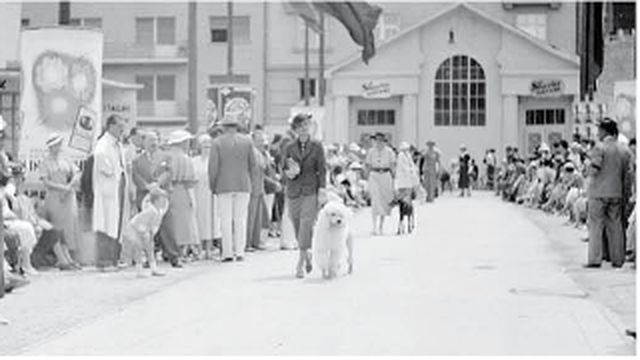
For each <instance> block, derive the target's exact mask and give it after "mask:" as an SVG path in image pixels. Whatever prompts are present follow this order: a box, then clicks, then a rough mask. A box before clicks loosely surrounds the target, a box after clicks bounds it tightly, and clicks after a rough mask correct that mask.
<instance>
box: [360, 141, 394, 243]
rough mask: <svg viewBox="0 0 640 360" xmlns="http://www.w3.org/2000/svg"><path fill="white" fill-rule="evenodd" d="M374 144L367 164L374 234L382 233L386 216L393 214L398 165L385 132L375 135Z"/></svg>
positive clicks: (368, 154)
mask: <svg viewBox="0 0 640 360" xmlns="http://www.w3.org/2000/svg"><path fill="white" fill-rule="evenodd" d="M372 138H373V140H374V146H373V147H372V148H371V149H369V151H368V152H367V158H366V164H367V170H368V172H369V179H368V182H367V185H368V190H369V196H370V197H371V215H372V218H373V230H372V234H373V235H381V234H382V232H383V229H384V220H385V217H387V216H389V215H391V202H392V201H393V197H394V191H393V177H394V170H395V167H396V165H395V164H396V155H395V153H394V152H393V150H391V148H390V147H389V146H387V144H386V137H385V135H384V134H383V133H377V134H375V135H374V136H373V137H372Z"/></svg>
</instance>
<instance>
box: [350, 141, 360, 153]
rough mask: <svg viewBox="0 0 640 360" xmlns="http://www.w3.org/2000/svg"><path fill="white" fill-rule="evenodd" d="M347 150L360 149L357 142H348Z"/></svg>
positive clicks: (354, 150) (355, 150)
mask: <svg viewBox="0 0 640 360" xmlns="http://www.w3.org/2000/svg"><path fill="white" fill-rule="evenodd" d="M349 150H351V151H353V152H357V151H360V146H358V144H356V143H351V144H349Z"/></svg>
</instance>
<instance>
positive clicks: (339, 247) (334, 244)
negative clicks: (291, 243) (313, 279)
mask: <svg viewBox="0 0 640 360" xmlns="http://www.w3.org/2000/svg"><path fill="white" fill-rule="evenodd" d="M351 217H352V214H351V210H349V208H347V207H346V206H345V205H344V203H343V202H342V201H341V200H340V199H336V198H335V197H329V199H328V201H327V203H326V204H325V205H324V207H323V208H322V209H321V210H320V213H319V214H318V220H317V222H316V225H315V229H314V232H313V248H314V249H313V250H314V253H315V259H316V264H317V266H318V268H319V269H320V270H321V271H322V277H323V278H324V279H333V278H335V277H336V276H338V274H339V273H340V272H341V269H343V267H344V265H346V266H347V272H348V273H349V274H351V273H352V272H353V236H352V234H351Z"/></svg>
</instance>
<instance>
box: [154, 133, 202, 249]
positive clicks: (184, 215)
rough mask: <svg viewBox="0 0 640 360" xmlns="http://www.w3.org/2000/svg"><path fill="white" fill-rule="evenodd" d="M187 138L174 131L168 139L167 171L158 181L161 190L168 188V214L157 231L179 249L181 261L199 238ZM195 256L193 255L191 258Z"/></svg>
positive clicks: (196, 243)
mask: <svg viewBox="0 0 640 360" xmlns="http://www.w3.org/2000/svg"><path fill="white" fill-rule="evenodd" d="M190 140H191V134H189V132H187V131H185V130H177V131H174V132H173V133H171V135H170V136H169V141H168V145H169V147H170V148H169V151H168V152H167V155H166V158H165V162H166V167H167V171H166V172H165V173H163V174H162V175H161V176H160V180H159V181H158V182H159V183H160V184H161V185H162V187H163V188H165V187H166V185H168V189H169V191H168V192H169V210H168V211H167V214H166V215H165V217H164V219H163V221H162V225H161V227H160V231H161V232H162V233H163V234H164V235H165V236H170V237H173V239H175V242H176V244H177V245H178V246H179V247H180V251H181V254H182V257H183V258H185V257H187V255H189V251H190V250H193V253H195V252H197V250H195V249H194V248H197V247H198V244H199V243H200V237H199V236H198V226H197V222H196V202H195V193H194V191H193V190H194V186H195V184H196V176H195V171H194V169H193V162H192V160H191V159H190V158H189V155H188V150H189V141H190ZM194 255H195V254H194Z"/></svg>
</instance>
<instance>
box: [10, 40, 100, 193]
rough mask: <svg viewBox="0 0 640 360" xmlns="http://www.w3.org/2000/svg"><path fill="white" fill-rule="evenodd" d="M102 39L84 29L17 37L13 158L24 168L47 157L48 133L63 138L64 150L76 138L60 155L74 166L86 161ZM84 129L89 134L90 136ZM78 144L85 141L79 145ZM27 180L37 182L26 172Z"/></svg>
mask: <svg viewBox="0 0 640 360" xmlns="http://www.w3.org/2000/svg"><path fill="white" fill-rule="evenodd" d="M103 39H104V37H103V34H102V32H100V31H94V30H88V29H84V28H82V29H81V28H77V29H76V28H67V27H46V28H36V29H25V30H23V31H22V33H21V42H20V44H21V46H20V64H21V69H22V92H21V103H20V110H21V111H22V114H23V124H22V126H21V129H22V131H21V136H20V148H19V150H18V158H19V159H20V161H23V162H25V163H27V164H28V166H27V169H31V168H32V166H31V164H34V165H35V164H36V163H38V162H39V161H40V160H42V157H43V156H44V155H45V154H46V153H47V149H46V145H45V143H46V141H47V138H48V136H49V134H51V133H52V132H57V133H58V134H60V135H62V136H63V137H64V139H65V143H66V144H69V141H70V138H71V137H72V134H74V133H75V134H76V135H74V136H76V137H75V139H74V141H73V145H77V148H73V147H70V146H65V147H64V148H63V154H64V155H65V156H66V157H68V158H70V159H71V160H74V161H80V160H83V159H85V158H86V156H87V152H86V150H87V148H91V147H92V145H93V142H94V141H95V139H96V138H97V136H98V134H99V132H100V125H101V124H100V120H101V115H102V86H101V79H102V49H103ZM89 125H92V126H89ZM87 127H91V128H92V129H91V130H90V134H89V133H88V132H87ZM80 134H81V138H79V137H77V135H80ZM79 139H81V140H86V141H80V143H78V142H77V140H79ZM87 141H88V142H89V143H87ZM26 176H27V181H30V180H33V179H31V178H35V179H37V174H32V173H30V172H27V174H26Z"/></svg>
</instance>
